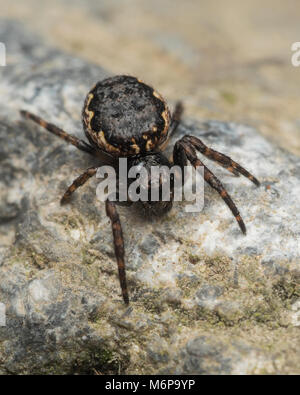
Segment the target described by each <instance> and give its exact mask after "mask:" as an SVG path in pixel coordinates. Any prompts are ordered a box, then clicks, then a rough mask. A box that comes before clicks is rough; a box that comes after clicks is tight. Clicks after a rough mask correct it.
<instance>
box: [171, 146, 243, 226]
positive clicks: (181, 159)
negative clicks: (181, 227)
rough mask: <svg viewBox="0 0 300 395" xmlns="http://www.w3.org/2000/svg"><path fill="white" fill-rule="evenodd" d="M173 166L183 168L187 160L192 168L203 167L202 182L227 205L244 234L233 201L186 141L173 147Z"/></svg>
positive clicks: (241, 222) (240, 219)
mask: <svg viewBox="0 0 300 395" xmlns="http://www.w3.org/2000/svg"><path fill="white" fill-rule="evenodd" d="M173 157H174V164H176V165H179V166H181V168H183V167H184V166H186V164H187V160H189V161H190V162H191V164H192V165H193V166H194V168H197V167H198V166H203V168H204V180H205V181H206V182H207V183H208V184H209V185H210V186H211V187H212V188H213V189H215V190H216V191H217V192H218V193H219V195H220V196H221V198H222V199H223V200H224V202H225V203H226V204H227V206H228V207H229V209H230V210H231V212H232V214H233V215H234V217H235V219H236V220H237V222H238V224H239V227H240V229H241V231H242V232H243V233H244V234H246V226H245V224H244V221H243V220H242V217H241V215H240V213H239V210H238V209H237V207H236V205H235V204H234V202H233V200H232V199H231V197H230V196H229V194H228V192H227V191H226V189H225V188H224V186H223V185H222V183H221V181H220V180H219V179H218V178H217V177H216V176H215V175H214V174H213V173H212V172H211V171H210V170H209V169H208V168H207V167H206V166H205V165H204V163H203V162H201V160H200V159H198V158H197V154H196V150H195V148H194V146H193V145H191V144H190V143H189V142H188V141H187V140H185V141H184V140H183V139H181V140H179V141H178V142H177V143H176V144H175V147H174V155H173Z"/></svg>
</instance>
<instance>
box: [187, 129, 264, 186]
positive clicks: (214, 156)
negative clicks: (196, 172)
mask: <svg viewBox="0 0 300 395" xmlns="http://www.w3.org/2000/svg"><path fill="white" fill-rule="evenodd" d="M182 141H187V142H189V143H190V144H192V146H193V147H194V148H196V150H197V151H199V152H201V154H203V155H204V156H206V157H207V158H208V159H210V160H213V161H215V162H217V163H219V164H220V165H221V166H223V167H224V168H225V169H227V170H228V171H230V172H231V173H233V174H235V175H236V176H239V174H242V175H243V176H244V177H246V178H248V179H249V180H250V181H252V182H253V183H254V184H255V185H256V186H259V185H260V182H259V181H258V180H257V179H256V178H255V177H254V176H253V175H252V174H251V173H249V172H248V171H247V170H246V169H244V168H243V167H242V166H241V165H239V164H238V163H237V162H235V161H234V160H232V159H231V158H230V157H229V156H226V155H224V154H222V153H221V152H218V151H215V150H213V149H212V148H209V147H207V146H206V145H205V144H204V143H203V142H202V141H201V140H200V139H198V138H197V137H195V136H189V135H187V136H184V137H183V138H182Z"/></svg>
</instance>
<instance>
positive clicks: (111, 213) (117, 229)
mask: <svg viewBox="0 0 300 395" xmlns="http://www.w3.org/2000/svg"><path fill="white" fill-rule="evenodd" d="M105 206H106V214H107V216H108V217H109V219H110V220H111V226H112V231H113V237H114V247H115V255H116V259H117V264H118V271H119V280H120V286H121V290H122V295H123V299H124V302H125V304H127V305H128V304H129V297H128V290H127V281H126V271H125V260H124V255H125V254H124V238H123V232H122V227H121V222H120V217H119V214H118V212H117V208H116V204H115V203H114V202H112V201H111V200H110V199H109V198H108V199H107V200H106V202H105Z"/></svg>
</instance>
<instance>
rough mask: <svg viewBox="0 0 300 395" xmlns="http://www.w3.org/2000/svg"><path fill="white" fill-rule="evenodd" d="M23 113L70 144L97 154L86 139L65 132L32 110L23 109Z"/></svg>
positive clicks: (25, 116)
mask: <svg viewBox="0 0 300 395" xmlns="http://www.w3.org/2000/svg"><path fill="white" fill-rule="evenodd" d="M20 113H21V115H22V116H23V117H24V118H27V119H31V120H32V121H33V122H35V123H37V124H38V125H40V126H42V127H43V128H45V129H46V130H48V131H49V132H50V133H53V134H55V135H56V136H58V137H60V138H62V139H63V140H65V141H67V142H68V143H70V144H73V145H74V146H75V147H76V148H78V149H79V150H81V151H84V152H88V153H89V154H92V155H93V154H95V152H96V150H95V148H94V147H92V146H91V145H89V144H87V143H86V142H85V141H83V140H80V139H78V138H77V137H75V136H72V135H71V134H69V133H67V132H65V131H64V130H62V129H60V128H58V127H57V126H55V125H53V124H52V123H49V122H47V121H45V120H44V119H42V118H40V117H38V116H37V115H34V114H32V113H31V112H28V111H24V110H21V111H20Z"/></svg>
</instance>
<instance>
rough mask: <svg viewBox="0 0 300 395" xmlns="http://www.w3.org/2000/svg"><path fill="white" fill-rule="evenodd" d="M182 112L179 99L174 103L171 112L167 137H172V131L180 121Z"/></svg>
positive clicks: (174, 130) (173, 131)
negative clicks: (173, 108)
mask: <svg viewBox="0 0 300 395" xmlns="http://www.w3.org/2000/svg"><path fill="white" fill-rule="evenodd" d="M182 113H183V105H182V103H181V102H180V101H179V102H177V103H176V106H175V110H174V112H173V114H172V118H171V125H170V130H169V137H172V136H173V135H174V133H175V132H176V130H177V127H178V125H179V123H180V121H181V116H182Z"/></svg>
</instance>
